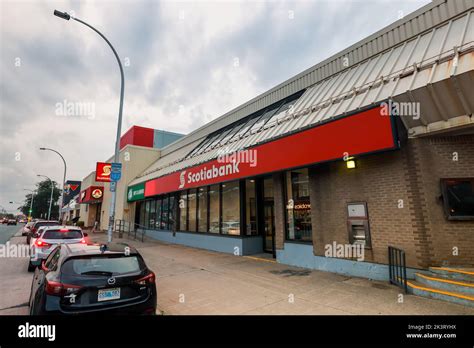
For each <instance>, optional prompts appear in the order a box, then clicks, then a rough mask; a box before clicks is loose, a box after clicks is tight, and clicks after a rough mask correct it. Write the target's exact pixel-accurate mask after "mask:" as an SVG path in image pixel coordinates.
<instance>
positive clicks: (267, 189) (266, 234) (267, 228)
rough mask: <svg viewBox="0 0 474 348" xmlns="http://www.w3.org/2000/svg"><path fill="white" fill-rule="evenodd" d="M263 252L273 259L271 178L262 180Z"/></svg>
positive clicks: (273, 222)
mask: <svg viewBox="0 0 474 348" xmlns="http://www.w3.org/2000/svg"><path fill="white" fill-rule="evenodd" d="M263 223H264V224H263V225H264V226H263V227H264V231H263V238H264V239H263V250H264V251H265V252H267V253H271V254H273V257H275V213H274V198H273V178H271V177H270V178H265V179H263Z"/></svg>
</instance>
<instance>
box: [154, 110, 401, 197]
mask: <svg viewBox="0 0 474 348" xmlns="http://www.w3.org/2000/svg"><path fill="white" fill-rule="evenodd" d="M397 147H398V144H397V142H396V140H395V136H394V129H393V124H392V119H391V117H389V116H383V115H382V114H381V112H380V107H375V108H373V109H370V110H366V111H363V112H360V113H358V114H354V115H351V116H348V117H344V118H341V119H337V120H335V121H331V122H328V123H325V124H322V125H320V126H317V127H314V128H310V129H308V130H305V131H302V132H298V133H295V134H292V135H289V136H286V137H284V138H281V139H277V140H274V141H271V142H268V143H264V144H262V145H258V146H254V147H252V148H249V149H246V150H242V151H240V152H238V153H235V154H234V155H233V156H229V157H228V158H227V159H226V160H225V161H222V160H219V159H215V160H212V161H209V162H206V163H203V164H201V165H198V166H195V167H191V168H186V169H185V170H183V171H181V172H176V173H172V174H169V175H165V176H162V177H159V178H156V179H153V180H150V181H148V182H146V183H145V197H150V196H154V195H158V194H162V193H167V192H173V191H179V190H182V189H187V188H192V187H199V186H206V185H211V184H215V183H219V182H223V181H228V180H234V179H240V178H245V177H252V176H256V175H261V174H265V173H272V172H276V171H281V170H285V169H291V168H297V167H303V166H306V165H311V164H315V163H320V162H327V161H332V160H337V159H343V158H344V157H345V156H346V157H347V156H355V155H362V154H368V153H373V152H379V151H384V150H390V149H395V148H397ZM233 159H234V160H233ZM242 159H244V160H242Z"/></svg>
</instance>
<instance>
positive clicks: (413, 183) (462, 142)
mask: <svg viewBox="0 0 474 348" xmlns="http://www.w3.org/2000/svg"><path fill="white" fill-rule="evenodd" d="M453 152H457V153H458V161H457V162H453V160H452V158H453ZM309 175H310V198H311V207H312V217H311V218H312V226H313V246H314V254H315V255H324V247H325V245H326V244H331V243H333V241H336V242H337V243H341V244H346V243H349V234H348V228H347V203H350V202H367V209H368V215H369V226H370V233H371V239H372V249H371V250H369V251H367V252H366V255H365V260H366V261H370V262H376V263H387V259H388V256H387V246H388V245H392V246H395V247H399V248H401V249H403V250H405V252H406V255H407V265H408V266H409V267H416V268H426V267H428V266H430V265H442V264H451V265H471V266H474V221H448V220H446V218H445V217H444V211H443V205H442V201H441V200H440V198H439V197H440V195H441V190H440V183H439V182H440V178H447V177H473V176H474V136H463V137H462V136H456V137H442V138H440V137H436V138H435V137H430V138H420V139H410V140H409V141H408V143H406V144H404V145H403V146H402V149H401V150H397V151H392V152H385V153H381V154H376V155H369V156H366V157H362V158H359V159H357V168H356V169H354V170H349V169H347V168H346V166H345V163H344V162H342V161H338V162H332V163H325V164H321V165H317V166H314V167H312V168H310V172H309ZM279 181H280V182H279ZM274 183H275V188H276V187H277V185H276V184H279V185H281V179H278V178H277V177H274ZM275 191H277V190H275ZM278 201H279V199H277V197H275V203H276V204H277V202H278ZM284 209H285V206H284V205H283V206H282V207H279V206H275V212H276V247H277V249H281V248H282V247H283V243H284V224H283V223H282V222H281V221H284V220H283V213H282V212H281V211H284ZM279 212H280V213H279ZM279 214H280V217H278V215H279ZM454 246H456V247H458V248H459V256H453V255H452V248H453V247H454Z"/></svg>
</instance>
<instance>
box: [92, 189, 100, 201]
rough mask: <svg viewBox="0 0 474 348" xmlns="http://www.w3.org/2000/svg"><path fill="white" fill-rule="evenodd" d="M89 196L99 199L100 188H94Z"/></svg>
mask: <svg viewBox="0 0 474 348" xmlns="http://www.w3.org/2000/svg"><path fill="white" fill-rule="evenodd" d="M91 196H92V198H95V199H99V198H100V197H102V189H98V188H96V189H94V190H92V193H91Z"/></svg>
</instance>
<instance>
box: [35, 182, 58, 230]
mask: <svg viewBox="0 0 474 348" xmlns="http://www.w3.org/2000/svg"><path fill="white" fill-rule="evenodd" d="M36 176H41V177H43V178H46V179H48V180H49V183H50V184H51V196H50V198H49V209H48V221H49V219H50V218H51V203H53V189H54V186H53V181H52V180H51V179H50V178H49V177H47V176H46V175H41V174H38V175H36Z"/></svg>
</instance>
